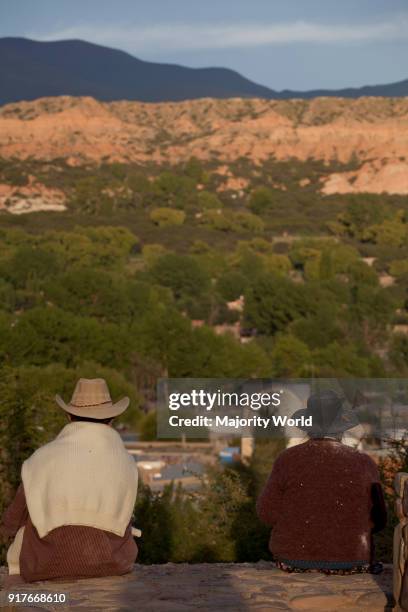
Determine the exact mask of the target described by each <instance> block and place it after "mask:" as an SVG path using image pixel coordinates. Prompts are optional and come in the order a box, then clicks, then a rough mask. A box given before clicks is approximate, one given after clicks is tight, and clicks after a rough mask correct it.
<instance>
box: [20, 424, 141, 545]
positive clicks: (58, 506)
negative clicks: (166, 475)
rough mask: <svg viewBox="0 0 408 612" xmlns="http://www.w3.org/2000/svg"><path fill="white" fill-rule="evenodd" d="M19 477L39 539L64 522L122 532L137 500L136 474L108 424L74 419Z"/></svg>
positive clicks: (25, 466) (25, 467) (28, 460)
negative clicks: (75, 420) (20, 477)
mask: <svg viewBox="0 0 408 612" xmlns="http://www.w3.org/2000/svg"><path fill="white" fill-rule="evenodd" d="M22 480H23V485H24V492H25V496H26V500H27V508H28V512H29V514H30V518H31V521H32V522H33V525H34V526H35V527H36V529H37V531H38V534H39V536H40V537H41V538H42V537H44V536H46V535H47V533H49V532H50V531H52V530H53V529H55V528H56V527H61V526H62V525H86V526H88V527H96V528H97V529H103V530H104V531H110V532H112V533H116V534H117V535H119V536H123V534H124V532H125V530H126V527H127V526H128V524H129V521H130V519H131V516H132V512H133V508H134V504H135V501H136V494H137V480H138V474H137V468H136V464H135V461H134V460H133V459H132V457H131V456H130V455H129V453H128V452H127V451H126V449H125V447H124V445H123V442H122V440H121V438H120V436H119V434H118V433H117V432H116V431H115V430H114V429H112V427H109V426H107V425H104V424H102V423H87V422H74V423H70V424H68V425H66V426H65V427H64V428H63V430H62V431H61V432H60V434H59V435H58V436H57V437H56V439H55V440H53V441H52V442H50V443H49V444H46V445H45V446H43V447H41V448H39V449H38V450H37V451H36V452H35V453H34V454H33V455H31V457H30V458H29V459H27V461H25V462H24V464H23V467H22Z"/></svg>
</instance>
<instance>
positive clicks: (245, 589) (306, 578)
mask: <svg viewBox="0 0 408 612" xmlns="http://www.w3.org/2000/svg"><path fill="white" fill-rule="evenodd" d="M391 589H392V568H391V566H386V567H385V569H384V572H383V573H382V574H380V575H378V576H373V575H370V574H355V575H352V576H325V575H323V574H287V573H285V572H282V571H280V570H278V569H276V568H274V567H273V565H272V564H271V563H268V562H265V561H261V562H259V563H237V564H224V563H214V564H197V565H187V564H184V563H181V564H174V563H168V564H166V565H136V566H135V568H134V571H133V572H132V573H131V574H128V575H126V576H120V577H113V578H97V579H92V580H78V581H75V582H65V583H63V582H60V583H55V582H54V583H52V582H47V583H36V584H31V585H21V586H20V587H18V588H17V587H14V588H13V589H12V590H11V591H10V590H3V591H0V611H2V612H6V611H9V610H10V611H11V610H13V611H14V612H15V610H16V609H17V610H19V609H20V610H22V611H23V610H24V612H28V611H29V610H37V612H38V610H48V611H51V610H63V609H67V610H73V609H78V610H86V611H87V612H94V611H99V610H103V611H106V610H109V611H115V610H119V611H121V612H122V611H123V612H127V611H129V612H134V611H135V610H138V612H184V611H185V612H191V610H205V611H208V612H220V611H224V610H231V611H234V612H240V611H242V612H248V611H252V610H254V611H255V610H256V611H257V612H273V611H274V610H277V611H280V610H321V611H324V612H328V611H330V612H332V611H335V610H347V611H348V612H351V611H353V612H361V611H362V610H370V612H380V611H381V612H383V611H384V610H391V609H392V604H391V601H392V595H391ZM39 591H42V592H44V591H47V592H56V593H66V594H67V597H68V604H67V606H62V605H59V606H53V605H50V604H37V605H38V606H39V607H36V608H33V607H31V608H30V607H28V608H27V607H24V608H22V607H17V608H16V607H13V608H11V607H10V606H9V605H7V595H8V593H10V592H14V593H17V592H33V593H35V592H39Z"/></svg>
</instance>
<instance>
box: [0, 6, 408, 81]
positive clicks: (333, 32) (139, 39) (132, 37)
mask: <svg viewBox="0 0 408 612" xmlns="http://www.w3.org/2000/svg"><path fill="white" fill-rule="evenodd" d="M2 36H25V37H27V38H33V39H35V40H62V39H72V38H80V39H83V40H87V41H90V42H95V43H98V44H101V45H106V46H109V47H114V48H117V49H122V50H124V51H127V52H129V53H131V54H132V55H134V56H136V57H139V58H140V59H144V60H149V61H155V62H156V61H157V62H167V63H176V64H182V65H185V66H191V67H204V66H223V67H226V68H232V69H234V70H237V71H238V72H240V73H241V74H243V75H244V76H246V77H247V78H249V79H251V80H253V81H255V82H257V83H261V84H263V85H266V86H268V87H271V88H272V89H277V90H282V89H295V90H307V89H316V88H328V89H338V88H341V87H348V86H352V87H358V86H362V85H371V84H382V83H392V82H396V81H401V80H404V79H407V78H408V62H407V59H408V0H206V1H204V2H203V1H202V0H114V1H112V0H35V1H33V0H0V37H2Z"/></svg>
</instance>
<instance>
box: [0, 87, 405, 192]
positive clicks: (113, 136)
mask: <svg viewBox="0 0 408 612" xmlns="http://www.w3.org/2000/svg"><path fill="white" fill-rule="evenodd" d="M0 155H1V156H2V157H6V158H10V157H18V158H21V159H24V158H28V157H35V158H37V159H44V160H50V159H55V158H57V157H59V158H61V157H64V158H65V159H66V160H67V162H68V163H70V164H72V165H76V164H82V163H84V162H90V161H91V162H96V163H97V162H100V161H101V160H105V161H106V160H108V161H124V162H138V163H148V162H153V163H168V164H173V163H178V162H180V161H183V160H186V159H189V158H190V157H192V156H195V157H197V158H199V159H201V160H204V161H205V160H212V159H218V160H221V161H222V162H223V163H228V162H231V161H234V160H236V159H238V158H239V157H242V156H245V157H247V158H248V159H250V160H251V161H252V162H253V163H254V164H259V163H262V162H263V161H265V160H267V159H268V158H270V157H271V156H272V157H274V158H276V159H278V160H287V159H290V158H297V159H299V160H303V161H304V160H307V159H309V158H312V159H320V160H324V161H327V162H329V161H330V160H333V159H335V160H338V161H339V162H341V163H347V162H349V161H350V160H352V159H353V160H355V161H357V162H358V164H359V167H358V169H357V170H355V171H354V170H353V171H350V172H344V173H343V172H341V173H337V174H332V175H330V176H329V177H328V178H326V179H325V180H324V182H322V191H323V192H324V193H336V192H337V193H348V192H364V191H369V192H372V193H381V192H388V193H402V194H403V193H408V98H359V99H356V100H349V99H341V98H316V99H313V100H287V101H267V100H258V99H230V100H214V99H202V100H194V101H187V102H179V103H161V104H145V103H139V102H126V101H121V102H112V103H103V102H98V101H96V100H94V99H92V98H72V97H59V98H42V99H39V100H36V101H34V102H21V103H17V104H9V105H6V106H3V107H1V108H0Z"/></svg>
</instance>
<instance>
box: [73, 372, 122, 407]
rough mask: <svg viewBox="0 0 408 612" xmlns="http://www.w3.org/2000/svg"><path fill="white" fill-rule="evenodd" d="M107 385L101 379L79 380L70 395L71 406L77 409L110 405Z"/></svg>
mask: <svg viewBox="0 0 408 612" xmlns="http://www.w3.org/2000/svg"><path fill="white" fill-rule="evenodd" d="M111 403H112V399H111V396H110V393H109V389H108V385H107V384H106V381H105V380H104V379H103V378H80V379H79V380H78V382H77V384H76V386H75V389H74V392H73V394H72V399H71V405H72V406H78V407H86V406H98V405H99V404H111Z"/></svg>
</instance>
